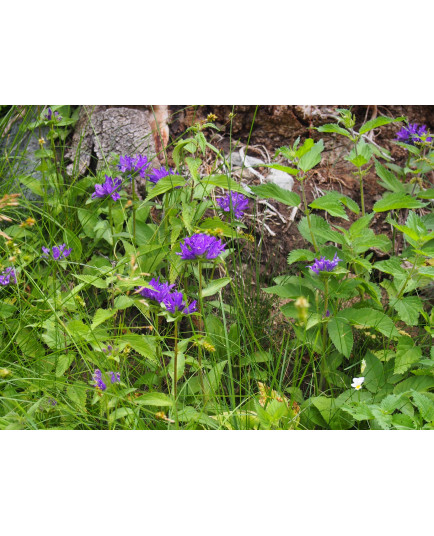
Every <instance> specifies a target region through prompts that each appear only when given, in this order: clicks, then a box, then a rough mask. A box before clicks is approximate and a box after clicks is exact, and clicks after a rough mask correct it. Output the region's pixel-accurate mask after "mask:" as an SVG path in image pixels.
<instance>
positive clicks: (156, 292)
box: [137, 277, 175, 303]
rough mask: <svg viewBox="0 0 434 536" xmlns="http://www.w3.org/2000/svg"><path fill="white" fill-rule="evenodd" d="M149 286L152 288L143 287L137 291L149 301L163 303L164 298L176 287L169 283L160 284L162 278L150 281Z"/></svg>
mask: <svg viewBox="0 0 434 536" xmlns="http://www.w3.org/2000/svg"><path fill="white" fill-rule="evenodd" d="M149 285H150V286H151V287H152V288H146V287H141V288H139V289H137V290H138V291H139V292H140V294H141V295H142V296H143V297H144V298H147V299H148V300H155V301H157V302H158V303H161V302H162V301H163V300H164V298H165V297H166V296H167V294H169V292H170V291H171V290H172V288H173V287H174V286H175V285H169V284H168V283H160V278H159V277H158V278H157V279H155V278H153V279H151V281H149Z"/></svg>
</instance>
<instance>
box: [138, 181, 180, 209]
mask: <svg viewBox="0 0 434 536" xmlns="http://www.w3.org/2000/svg"><path fill="white" fill-rule="evenodd" d="M184 184H185V179H184V177H180V176H178V175H167V177H163V178H162V179H160V180H159V181H158V183H157V184H156V185H155V186H154V187H153V188H152V190H151V191H150V192H149V195H148V197H147V198H146V199H145V201H144V202H145V203H147V202H148V201H150V200H151V199H154V197H157V196H158V195H161V194H164V193H166V192H169V191H170V190H174V189H175V188H176V187H177V186H184Z"/></svg>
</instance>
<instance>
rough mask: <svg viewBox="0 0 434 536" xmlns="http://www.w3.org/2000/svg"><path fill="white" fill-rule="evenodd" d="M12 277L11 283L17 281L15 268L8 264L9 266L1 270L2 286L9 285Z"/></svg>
mask: <svg viewBox="0 0 434 536" xmlns="http://www.w3.org/2000/svg"><path fill="white" fill-rule="evenodd" d="M11 279H12V283H16V282H17V277H16V275H15V270H14V269H13V268H12V267H11V266H9V268H6V270H3V272H2V273H1V274H0V285H3V286H4V287H5V286H6V285H9V284H10V282H11Z"/></svg>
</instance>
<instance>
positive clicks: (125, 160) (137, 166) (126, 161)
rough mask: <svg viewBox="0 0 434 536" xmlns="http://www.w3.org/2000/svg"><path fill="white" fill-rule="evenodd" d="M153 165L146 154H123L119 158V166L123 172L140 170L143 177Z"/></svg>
mask: <svg viewBox="0 0 434 536" xmlns="http://www.w3.org/2000/svg"><path fill="white" fill-rule="evenodd" d="M150 165H151V163H150V162H148V158H147V157H146V156H145V155H141V154H136V155H135V156H127V155H125V156H121V157H120V158H119V165H118V168H119V170H120V171H122V173H125V172H126V171H135V172H138V173H139V175H140V176H141V177H142V179H144V178H145V176H146V170H147V169H148V167H149V166H150Z"/></svg>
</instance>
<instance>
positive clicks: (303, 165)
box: [298, 140, 324, 173]
mask: <svg viewBox="0 0 434 536" xmlns="http://www.w3.org/2000/svg"><path fill="white" fill-rule="evenodd" d="M323 150H324V142H323V141H322V140H320V141H319V142H317V143H315V145H314V146H313V147H312V149H311V150H310V151H309V152H307V153H306V154H304V155H303V156H302V157H301V158H300V160H299V162H298V167H299V168H300V169H301V170H302V171H304V172H305V173H306V171H309V170H310V169H312V168H314V167H315V166H316V165H317V164H319V163H320V162H321V153H322V152H323Z"/></svg>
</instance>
